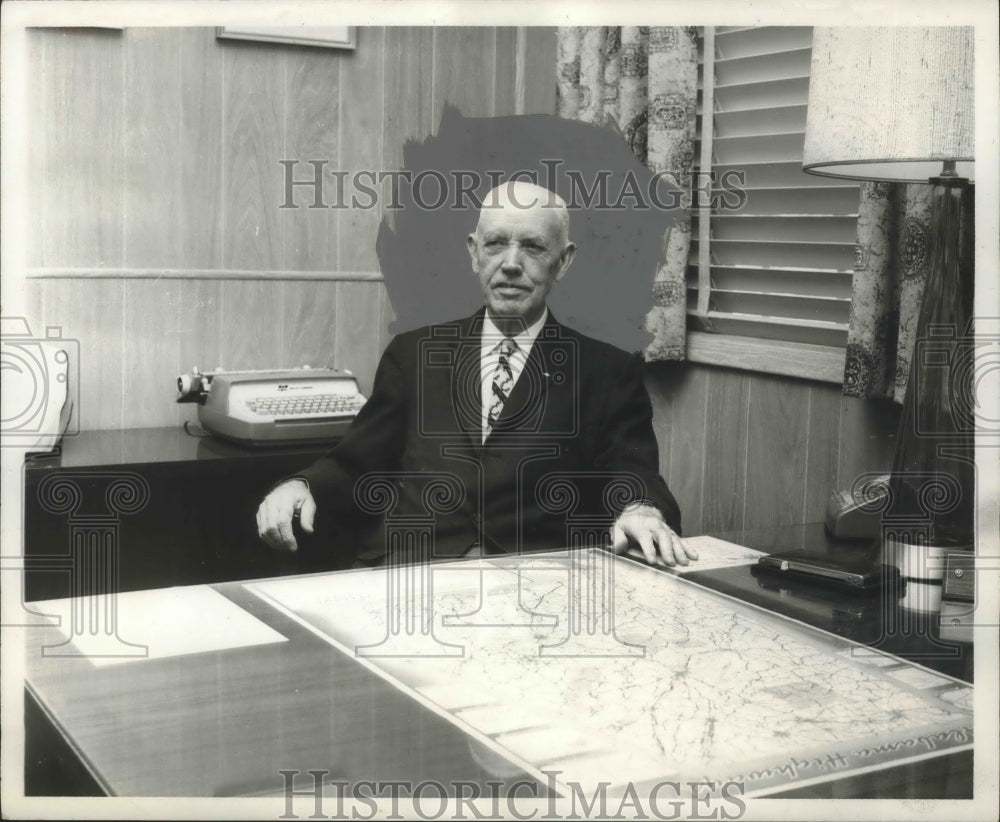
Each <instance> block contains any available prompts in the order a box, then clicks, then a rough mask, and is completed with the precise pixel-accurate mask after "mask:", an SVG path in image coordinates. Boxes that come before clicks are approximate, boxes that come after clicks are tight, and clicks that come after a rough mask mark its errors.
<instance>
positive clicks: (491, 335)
mask: <svg viewBox="0 0 1000 822" xmlns="http://www.w3.org/2000/svg"><path fill="white" fill-rule="evenodd" d="M548 318H549V309H548V307H547V306H546V308H545V309H544V310H543V311H542V316H541V317H539V318H538V319H537V320H535V321H534V322H533V323H532V324H531V325H529V326H528V327H527V328H525V329H524V330H523V331H522V332H520V333H519V334H515V335H514V336H513V337H512V338H511V339H513V340H514V342H516V343H517V346H518V348H520V349H521V350H522V351H528V350H529V349H530V348H531V346H532V345H534V343H535V339H536V338H537V337H538V335H539V333H540V332H541V330H542V326H543V325H545V321H546V320H548ZM504 339H507V336H506V335H505V334H504V333H503V332H502V331H501V330H500V329H499V328H497V326H496V323H495V322H493V319H492V317H490V310H489V308H487V309H486V313H485V314H484V315H483V343H482V346H483V350H484V351H492V350H493V349H494V348H496V347H497V345H498V343H499V342H500V341H501V340H504Z"/></svg>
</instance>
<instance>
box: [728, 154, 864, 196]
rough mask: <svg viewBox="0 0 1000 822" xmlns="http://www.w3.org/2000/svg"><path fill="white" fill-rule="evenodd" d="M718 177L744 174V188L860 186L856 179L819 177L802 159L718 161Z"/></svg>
mask: <svg viewBox="0 0 1000 822" xmlns="http://www.w3.org/2000/svg"><path fill="white" fill-rule="evenodd" d="M713 168H714V169H715V173H716V174H715V178H716V180H719V181H720V182H721V180H722V179H723V175H726V177H727V178H731V179H733V180H736V179H739V178H738V177H737V176H736V175H738V174H739V173H742V174H743V178H744V181H745V182H744V187H745V188H817V189H830V188H847V189H852V190H854V191H857V190H858V183H857V181H854V180H845V179H840V178H837V177H817V176H816V175H815V174H806V173H805V172H804V171H803V170H802V160H801V159H798V160H790V161H789V160H786V161H773V162H766V163H740V164H739V165H726V164H725V163H716V164H715V165H714V166H713Z"/></svg>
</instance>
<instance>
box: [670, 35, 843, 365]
mask: <svg viewBox="0 0 1000 822" xmlns="http://www.w3.org/2000/svg"><path fill="white" fill-rule="evenodd" d="M811 56H812V28H811V27H793V26H771V27H760V28H744V27H736V26H725V27H717V28H711V27H706V28H705V29H704V31H703V34H702V38H701V69H702V72H701V74H702V82H701V84H700V98H699V107H698V142H697V144H696V148H695V165H696V168H697V169H698V170H699V171H708V170H709V169H710V170H711V171H712V172H714V175H713V178H712V179H713V190H714V194H715V196H714V197H713V198H712V202H711V203H710V204H706V205H705V206H704V207H702V208H697V209H695V211H694V220H693V223H692V243H691V255H690V259H689V264H688V320H689V332H690V336H689V344H688V357H689V359H691V360H694V361H696V362H711V363H714V364H718V365H729V366H733V367H738V368H751V369H754V370H762V371H771V372H775V373H784V374H792V375H795V376H803V377H810V378H813V379H824V380H829V381H832V382H840V381H841V380H842V378H843V366H844V350H845V347H846V345H847V324H848V318H849V315H850V304H851V275H852V270H853V264H854V248H855V240H856V224H857V216H858V215H857V211H858V184H857V183H856V182H851V181H847V180H835V179H828V178H823V177H816V176H812V175H809V174H806V173H805V172H803V171H802V147H803V142H804V138H805V125H806V102H807V98H808V93H809V68H810V61H811ZM737 185H738V187H739V188H741V189H742V190H743V191H744V192H745V194H746V199H745V201H744V202H743V203H742V206H741V207H740V208H738V209H734V208H733V205H734V204H735V201H736V200H737V197H736V196H734V194H733V193H732V191H731V189H733V188H734V187H736V186H737ZM727 189H730V190H729V191H728V192H727ZM696 205H697V203H696Z"/></svg>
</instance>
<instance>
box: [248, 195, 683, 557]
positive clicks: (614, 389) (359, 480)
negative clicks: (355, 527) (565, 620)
mask: <svg viewBox="0 0 1000 822" xmlns="http://www.w3.org/2000/svg"><path fill="white" fill-rule="evenodd" d="M467 243H468V250H469V256H470V257H471V259H472V269H473V271H474V272H475V274H476V276H477V277H478V278H479V283H480V286H481V287H482V290H483V295H484V297H485V303H486V304H485V306H484V308H482V309H480V310H479V311H478V312H476V314H474V315H473V316H471V317H468V318H466V319H464V320H459V321H455V322H452V323H444V324H441V325H436V326H430V327H426V328H422V329H418V330H416V331H411V332H408V333H405V334H401V335H399V336H397V337H396V338H394V339H393V340H392V342H390V343H389V345H388V346H387V347H386V350H385V352H384V354H383V355H382V359H381V361H380V363H379V367H378V370H377V372H376V375H375V381H374V386H373V388H372V393H371V397H370V398H369V400H368V402H367V403H366V404H365V406H364V408H363V409H362V410H361V412H360V413H359V414H358V416H357V418H356V419H355V420H354V422H353V424H352V426H351V428H350V430H349V431H348V432H347V435H346V436H345V437H344V439H343V440H342V441H341V442H340V443H339V444H338V445H337V446H336V447H335V448H334V449H333V450H332V451H331V452H330V453H329V454H328V455H326V456H325V457H323V458H321V459H320V460H319V461H317V462H316V463H315V464H313V465H312V466H310V467H309V468H307V469H305V470H304V471H302V472H301V474H299V475H298V476H296V477H294V478H292V479H289V480H287V481H286V482H283V483H282V484H281V485H279V486H278V487H276V488H275V489H274V490H272V491H271V492H270V493H269V494H268V496H267V497H266V498H265V499H264V501H263V502H262V503H261V504H260V507H259V509H258V512H257V527H258V531H259V534H260V536H261V538H262V539H264V541H265V542H267V543H268V544H269V545H271V546H272V547H275V548H282V549H286V550H293V551H294V550H296V548H297V542H296V538H295V534H294V531H293V523H294V522H295V521H298V522H299V523H300V525H301V529H302V531H304V532H305V533H312V532H313V527H314V521H315V519H316V517H317V516H330V517H332V518H334V519H335V520H336V521H339V522H351V521H354V520H355V519H356V518H357V517H358V515H359V514H360V513H362V512H363V511H365V510H366V509H367V510H369V511H370V510H371V508H370V502H371V500H366V494H368V491H366V490H365V489H366V488H369V487H370V486H368V485H367V484H366V483H367V482H369V481H370V480H371V479H372V478H373V477H376V476H377V477H380V478H384V479H386V481H388V482H389V483H390V484H391V488H392V493H391V494H390V495H389V496H391V497H392V499H393V503H392V504H391V505H389V506H388V508H389V510H385V511H383V513H385V514H386V516H387V518H392V519H394V521H396V522H406V521H408V520H407V517H410V518H414V517H415V518H418V519H419V518H424V520H425V521H426V518H427V517H428V515H429V513H431V512H429V511H428V505H429V504H430V505H431V506H432V508H434V510H433V516H434V545H433V555H434V556H452V557H454V556H466V555H470V554H479V553H498V552H517V551H529V550H541V549H556V548H561V547H565V546H566V545H567V544H568V542H571V541H572V535H571V533H570V531H569V530H568V527H569V526H572V525H573V524H574V523H575V524H577V525H579V523H581V522H600V521H601V518H602V517H604V518H605V519H606V525H607V526H610V529H611V531H610V536H611V542H612V544H613V546H614V548H615V550H617V551H624V550H625V549H626V548H627V547H628V546H629V545H630V544H633V545H636V546H638V547H639V548H640V549H641V550H642V553H643V555H644V556H645V559H646V561H647V562H649V563H651V564H666V565H675V564H682V565H686V564H688V562H689V560H690V559H695V558H697V557H696V554H695V553H694V552H693V550H692V549H690V548H686V547H685V545H684V544H683V543H682V541H681V540H680V538H679V536H678V532H679V530H680V512H679V510H678V507H677V503H676V502H675V500H674V498H673V496H672V495H671V493H670V491H669V490H668V488H667V486H666V483H665V482H664V481H663V478H662V477H660V475H659V474H658V473H657V465H658V455H657V446H656V439H655V435H654V433H653V429H652V410H651V406H650V402H649V397H648V395H647V393H646V390H645V388H644V386H643V383H642V361H641V359H640V358H639V357H638V356H637V355H629V354H627V353H625V352H623V351H621V350H619V349H617V348H615V347H614V346H611V345H608V344H606V343H602V342H599V341H597V340H594V339H591V338H589V337H585V336H583V335H582V334H579V333H577V332H575V331H573V330H572V329H570V328H567V327H566V326H563V325H562V324H560V323H559V322H557V321H556V319H555V318H554V317H553V316H552V313H551V312H550V311H549V310H548V308H547V307H546V298H547V297H548V294H549V292H550V291H551V289H552V287H553V285H554V284H555V283H556V282H557V281H558V280H560V279H562V277H563V276H564V275H565V274H566V271H567V270H568V269H569V267H570V264H571V263H572V262H573V256H574V254H575V253H576V247H575V245H574V244H573V243H572V242H570V240H569V215H568V212H567V209H566V205H565V203H564V202H563V201H562V199H561V198H560V197H558V195H556V194H554V193H553V192H550V191H548V190H547V189H544V188H540V187H538V186H534V185H532V184H529V183H525V182H511V183H506V184H503V185H501V186H498V187H497V188H495V189H493V191H491V192H490V193H489V194H488V195H487V198H486V200H485V202H484V204H483V207H482V209H481V211H480V216H479V223H478V225H477V227H476V230H475V232H474V233H472V234H470V235H469V237H468V240H467ZM609 274H610V272H609ZM442 481H444V486H442V485H441V483H442ZM434 483H438V492H439V494H440V491H441V488H442V487H447V488H450V489H451V490H450V492H449V493H447V494H445V496H448V497H450V500H449V501H447V502H442V501H441V500H438V501H437V503H435V501H434V500H435V497H434V495H433V494H430V495H429V492H430V491H431V490H432V489H431V486H432V485H433V484H434ZM449 483H450V484H449ZM435 505H436V507H434V506H435ZM317 512H319V513H317ZM576 533H579V529H578V530H577V532H576ZM384 553H385V541H384V538H381V539H379V538H377V537H376V539H375V540H374V545H373V546H371V547H369V548H368V549H367V550H364V551H362V552H361V556H360V560H361V561H362V562H367V563H371V562H377V561H379V559H380V557H381V556H382V555H384Z"/></svg>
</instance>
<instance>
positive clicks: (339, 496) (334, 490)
mask: <svg viewBox="0 0 1000 822" xmlns="http://www.w3.org/2000/svg"><path fill="white" fill-rule="evenodd" d="M402 349H403V347H402V345H400V343H399V338H395V339H393V340H392V342H390V343H389V345H388V346H387V347H386V349H385V352H384V353H383V354H382V358H381V360H380V361H379V364H378V368H377V369H376V372H375V380H374V383H373V385H372V392H371V396H370V397H369V398H368V401H367V402H366V403H365V404H364V407H363V408H362V409H361V411H359V412H358V415H357V416H356V417H355V418H354V421H353V422H352V423H351V427H350V428H349V429H348V430H347V433H346V434H345V435H344V439H342V440H341V441H340V442H339V443H338V444H337V445H336V447H334V448H333V450H331V451H330V452H329V453H328V454H326V455H325V456H323V457H321V458H320V459H318V460H317V461H316V462H314V463H313V464H312V465H310V466H309V467H308V468H306V469H305V470H304V471H301V472H299V474H297V475H296V476H300V477H302V478H303V479H305V480H306V481H307V482H308V483H309V489H310V491H311V492H312V495H313V498H314V499H315V500H316V505H317V508H319V509H320V510H321V511H330V512H331V513H332V514H333V515H334V516H336V517H340V518H346V519H353V518H355V517H357V516H358V514H359V513H360V512H359V509H358V508H357V506H356V505H355V503H354V489H355V485H356V483H357V481H358V479H359V478H360V477H362V476H363V475H364V474H367V473H368V472H370V471H391V470H394V469H396V468H397V467H398V466H399V462H400V455H401V454H402V451H403V445H404V441H405V434H406V404H405V401H404V397H405V390H406V388H405V385H404V380H403V366H402V362H401V357H402Z"/></svg>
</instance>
